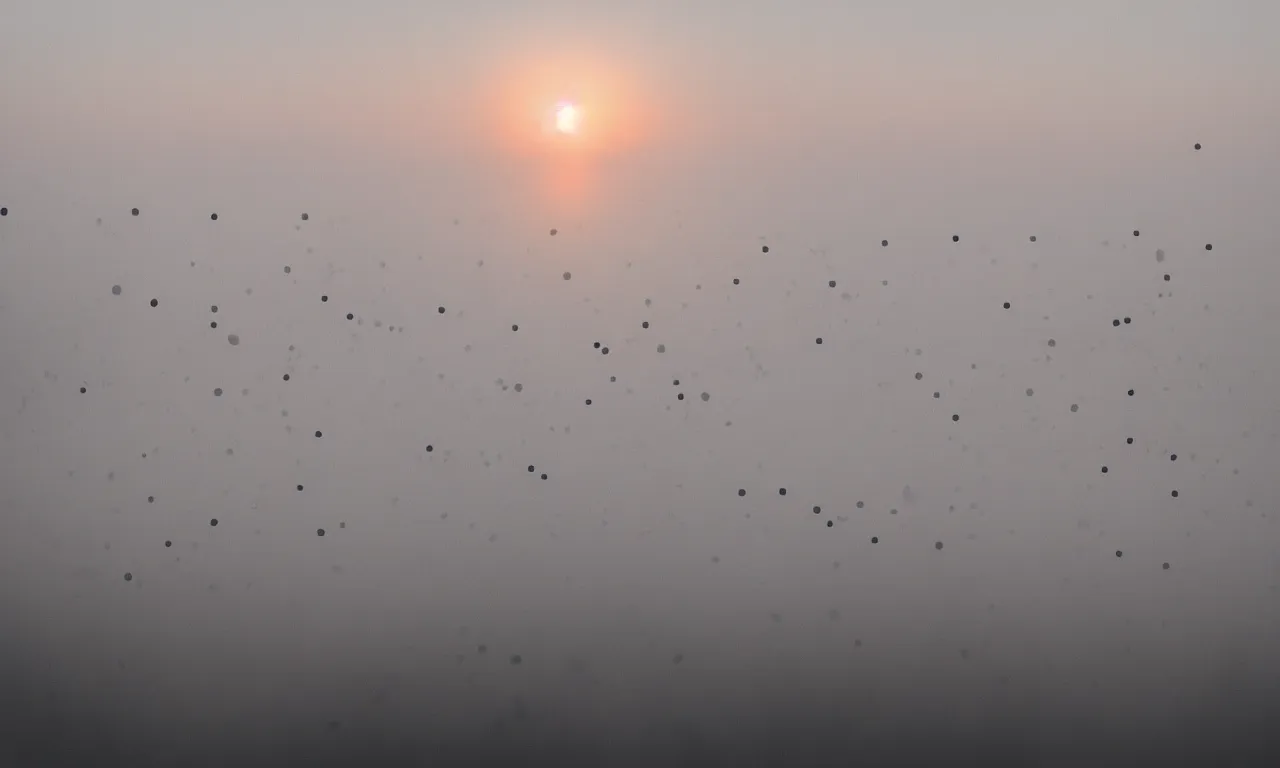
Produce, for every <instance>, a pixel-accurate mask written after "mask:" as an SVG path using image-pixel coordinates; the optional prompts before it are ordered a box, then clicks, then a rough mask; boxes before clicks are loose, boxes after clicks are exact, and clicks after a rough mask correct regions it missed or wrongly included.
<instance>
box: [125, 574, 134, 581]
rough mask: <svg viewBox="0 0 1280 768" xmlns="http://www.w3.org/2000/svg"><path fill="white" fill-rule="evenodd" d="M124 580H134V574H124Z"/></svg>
mask: <svg viewBox="0 0 1280 768" xmlns="http://www.w3.org/2000/svg"><path fill="white" fill-rule="evenodd" d="M124 580H125V581H133V574H132V573H125V575H124Z"/></svg>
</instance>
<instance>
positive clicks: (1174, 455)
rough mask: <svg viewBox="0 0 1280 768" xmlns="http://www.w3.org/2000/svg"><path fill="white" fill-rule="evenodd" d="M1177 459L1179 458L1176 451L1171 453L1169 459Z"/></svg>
mask: <svg viewBox="0 0 1280 768" xmlns="http://www.w3.org/2000/svg"><path fill="white" fill-rule="evenodd" d="M1177 460H1178V454H1176V453H1171V454H1169V461H1177Z"/></svg>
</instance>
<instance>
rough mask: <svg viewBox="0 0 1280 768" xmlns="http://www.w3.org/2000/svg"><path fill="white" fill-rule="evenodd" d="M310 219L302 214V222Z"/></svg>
mask: <svg viewBox="0 0 1280 768" xmlns="http://www.w3.org/2000/svg"><path fill="white" fill-rule="evenodd" d="M310 218H311V217H310V216H308V215H307V214H305V213H304V214H302V220H303V221H306V220H308V219H310Z"/></svg>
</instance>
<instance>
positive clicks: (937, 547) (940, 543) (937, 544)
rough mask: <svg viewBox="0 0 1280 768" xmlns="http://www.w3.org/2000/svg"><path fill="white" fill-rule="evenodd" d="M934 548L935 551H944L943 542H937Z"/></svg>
mask: <svg viewBox="0 0 1280 768" xmlns="http://www.w3.org/2000/svg"><path fill="white" fill-rule="evenodd" d="M933 548H934V549H942V542H940V541H935V542H934V543H933Z"/></svg>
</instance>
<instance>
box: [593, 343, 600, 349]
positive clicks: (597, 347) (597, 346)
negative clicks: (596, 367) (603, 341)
mask: <svg viewBox="0 0 1280 768" xmlns="http://www.w3.org/2000/svg"><path fill="white" fill-rule="evenodd" d="M591 346H592V347H593V348H595V349H599V348H600V342H598V341H597V342H595V343H593V344H592V345H591Z"/></svg>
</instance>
